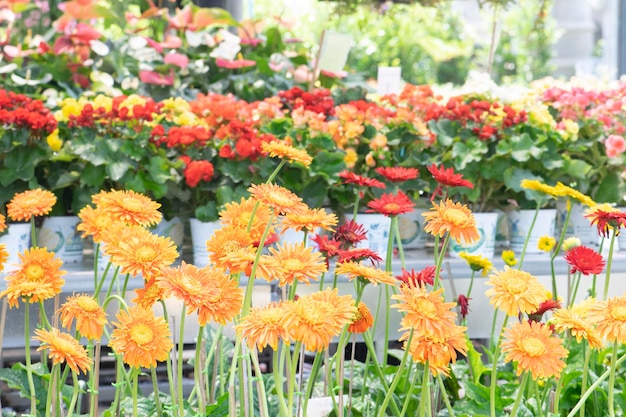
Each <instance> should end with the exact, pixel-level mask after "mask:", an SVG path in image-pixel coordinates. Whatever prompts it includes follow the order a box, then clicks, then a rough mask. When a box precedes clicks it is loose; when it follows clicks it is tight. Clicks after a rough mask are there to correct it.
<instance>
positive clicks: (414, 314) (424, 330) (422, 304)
mask: <svg viewBox="0 0 626 417" xmlns="http://www.w3.org/2000/svg"><path fill="white" fill-rule="evenodd" d="M391 298H392V299H394V300H398V301H400V303H399V304H394V305H392V306H391V307H395V308H397V309H398V310H400V311H401V312H403V313H405V315H404V317H403V318H402V320H401V321H400V324H401V325H402V328H401V330H407V329H415V330H416V332H417V333H419V334H428V335H431V337H432V338H434V339H444V338H445V337H446V335H447V334H448V333H449V332H450V329H451V328H453V327H454V325H455V324H454V319H455V318H456V314H455V313H454V312H453V311H451V309H452V308H454V307H455V306H456V303H446V302H444V299H443V288H440V289H438V290H436V291H432V292H429V291H427V290H426V288H425V287H422V286H419V285H418V286H413V285H401V286H400V294H394V295H392V296H391Z"/></svg>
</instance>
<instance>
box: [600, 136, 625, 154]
mask: <svg viewBox="0 0 626 417" xmlns="http://www.w3.org/2000/svg"><path fill="white" fill-rule="evenodd" d="M604 146H606V156H608V157H609V158H615V157H617V156H620V155H621V154H622V153H624V151H626V140H624V138H623V137H622V136H618V135H610V136H609V137H608V138H606V140H605V141H604Z"/></svg>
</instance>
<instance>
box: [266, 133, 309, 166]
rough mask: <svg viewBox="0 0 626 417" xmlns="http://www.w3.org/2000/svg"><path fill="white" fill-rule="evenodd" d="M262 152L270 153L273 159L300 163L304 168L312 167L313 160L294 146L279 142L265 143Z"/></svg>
mask: <svg viewBox="0 0 626 417" xmlns="http://www.w3.org/2000/svg"><path fill="white" fill-rule="evenodd" d="M261 150H262V151H263V152H265V153H268V154H269V155H270V156H271V157H272V158H276V157H278V158H281V159H287V160H288V161H289V162H292V163H293V162H300V163H301V164H303V165H304V166H307V167H308V166H309V165H311V162H313V158H312V157H311V155H309V154H308V153H307V152H306V151H305V150H303V149H297V148H294V147H293V146H291V145H289V144H287V143H285V142H282V141H278V140H273V141H271V142H263V143H262V144H261Z"/></svg>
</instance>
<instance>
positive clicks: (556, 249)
mask: <svg viewBox="0 0 626 417" xmlns="http://www.w3.org/2000/svg"><path fill="white" fill-rule="evenodd" d="M571 215H572V205H571V204H570V202H569V201H568V203H567V212H566V214H565V221H564V222H563V227H562V228H561V236H559V240H558V242H557V244H556V246H555V247H554V251H553V252H552V256H551V257H550V272H551V275H552V299H553V300H557V299H558V294H557V286H556V271H555V269H554V260H555V259H556V257H557V256H558V255H559V253H560V252H561V248H562V247H563V242H564V241H565V234H566V233H567V225H568V224H569V219H570V217H571Z"/></svg>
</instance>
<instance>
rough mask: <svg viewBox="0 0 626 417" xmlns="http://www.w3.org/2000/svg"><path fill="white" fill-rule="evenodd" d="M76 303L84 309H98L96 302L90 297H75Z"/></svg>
mask: <svg viewBox="0 0 626 417" xmlns="http://www.w3.org/2000/svg"><path fill="white" fill-rule="evenodd" d="M76 304H78V306H79V307H80V308H81V310H84V311H89V312H91V311H96V310H97V309H98V307H99V306H98V303H97V302H96V300H94V299H93V298H92V297H80V298H77V299H76Z"/></svg>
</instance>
